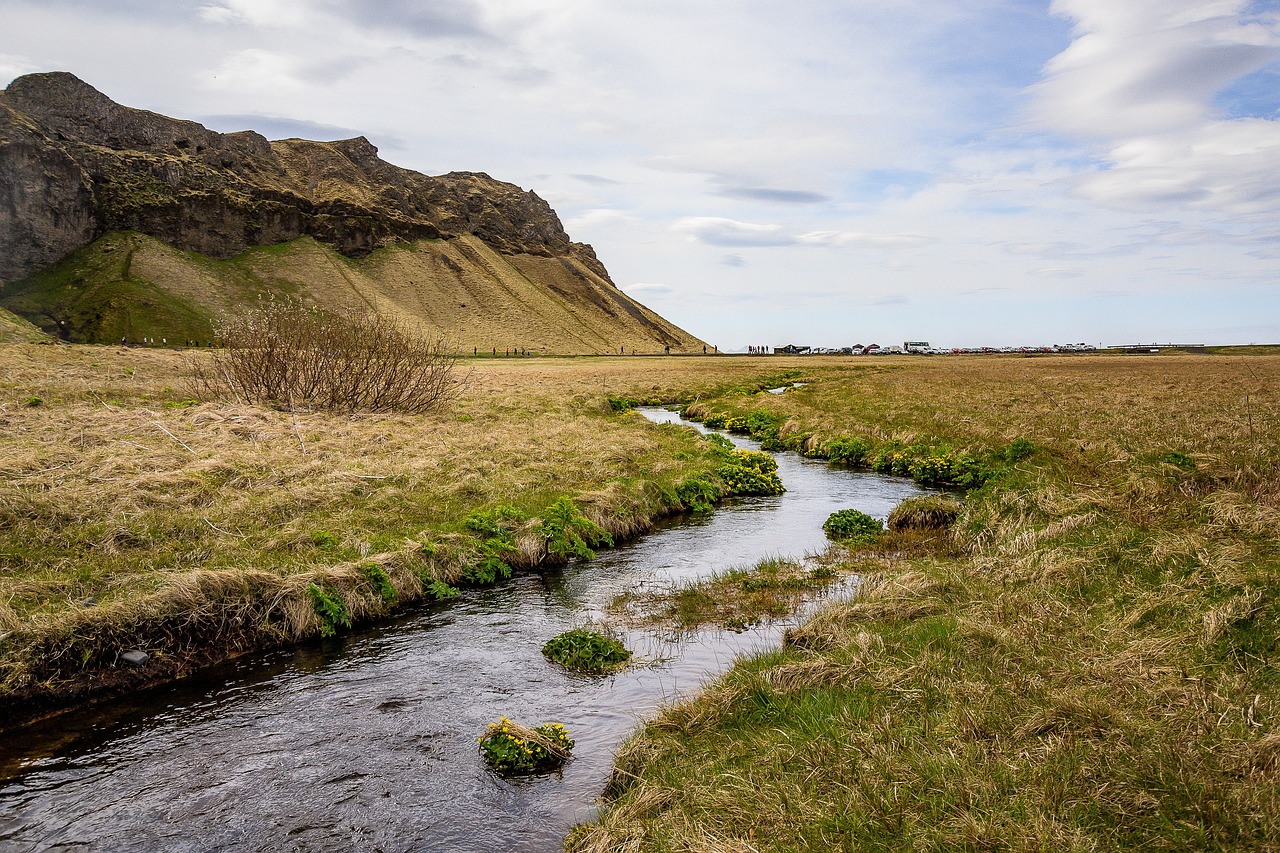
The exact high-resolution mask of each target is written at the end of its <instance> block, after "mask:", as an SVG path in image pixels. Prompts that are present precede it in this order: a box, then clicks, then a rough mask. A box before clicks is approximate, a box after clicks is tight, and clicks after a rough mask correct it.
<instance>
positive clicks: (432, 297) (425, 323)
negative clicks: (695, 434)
mask: <svg viewBox="0 0 1280 853" xmlns="http://www.w3.org/2000/svg"><path fill="white" fill-rule="evenodd" d="M271 296H275V297H280V296H291V297H296V298H300V299H303V300H305V301H307V302H311V303H314V304H317V305H319V306H321V307H324V308H328V309H333V310H342V309H357V310H373V311H376V312H378V313H380V314H384V315H387V316H391V317H394V318H396V319H397V320H399V321H401V322H402V323H404V324H406V325H408V326H410V327H417V328H421V329H423V330H424V331H426V332H429V333H432V334H435V333H442V334H443V335H444V336H445V337H446V338H447V339H448V340H449V341H450V343H451V344H452V345H453V346H454V347H456V348H457V349H458V350H459V351H462V352H473V351H480V352H486V351H488V352H492V351H493V350H494V349H496V350H497V351H498V353H503V352H504V351H505V350H506V349H507V348H508V347H510V348H516V349H519V348H524V349H527V350H529V351H531V352H538V353H557V354H560V353H610V352H617V351H618V349H619V348H620V347H626V348H627V350H628V351H630V350H632V349H635V350H636V351H637V352H650V353H652V352H662V351H664V348H665V347H667V346H670V347H671V349H672V351H673V352H694V351H696V352H701V351H702V349H701V348H702V346H703V342H702V341H700V340H698V339H696V338H694V337H693V336H691V335H690V334H688V333H687V332H684V331H683V330H681V329H678V328H676V327H674V326H672V325H671V324H670V323H668V322H666V321H665V320H663V319H662V318H661V317H659V316H657V315H656V314H654V313H653V312H652V311H649V310H648V309H646V308H644V307H643V306H641V305H639V304H638V303H636V302H634V301H633V300H631V299H630V298H629V297H627V296H626V295H625V294H623V293H622V292H621V291H619V290H618V289H617V288H615V287H614V286H613V285H612V284H610V283H609V282H607V281H605V280H604V279H602V278H601V277H600V276H598V275H596V274H595V273H594V272H592V271H591V270H590V269H589V268H588V267H587V266H585V265H584V264H582V263H580V262H579V261H577V260H576V259H573V258H551V257H538V256H533V255H503V254H500V253H498V252H496V251H494V250H493V249H492V248H491V247H490V246H488V245H487V244H486V243H484V242H482V241H481V240H479V239H477V238H475V237H470V236H468V237H460V238H456V239H452V240H422V241H418V242H416V243H412V244H397V245H394V246H391V247H389V248H384V249H379V250H377V251H375V252H373V253H372V254H370V255H369V256H368V257H366V258H362V259H352V258H348V257H346V256H344V255H341V254H339V253H338V252H336V251H334V250H333V249H331V248H330V247H328V246H326V245H324V244H321V243H318V242H316V241H315V240H312V239H311V238H309V237H303V238H299V239H297V240H293V241H291V242H288V243H282V244H278V245H275V246H268V247H262V248H255V249H250V250H249V251H246V252H244V253H242V254H240V255H238V256H236V257H234V258H231V259H228V260H215V259H212V258H209V257H206V256H204V255H200V254H197V253H194V252H183V251H179V250H177V249H173V248H172V247H169V246H167V245H165V244H164V243H161V242H160V241H158V240H155V239H153V238H151V237H147V236H144V235H141V234H134V233H112V234H107V235H105V236H103V237H101V238H99V239H98V240H96V241H95V242H93V243H92V244H90V245H89V246H86V247H85V248H83V249H81V250H80V251H78V252H76V253H74V254H73V255H71V256H70V257H68V258H66V259H65V260H63V261H62V262H60V263H58V264H56V265H54V266H53V267H50V268H47V269H45V270H42V271H41V272H38V273H36V274H33V275H31V276H29V277H28V278H26V279H24V280H22V281H19V282H16V283H14V284H11V285H7V286H6V287H5V288H4V290H3V291H0V305H3V306H4V307H5V308H8V309H9V310H11V311H13V312H14V313H16V314H19V315H22V316H24V317H26V318H28V319H30V320H31V321H32V322H34V323H35V324H36V325H37V326H39V327H40V328H41V329H44V330H45V331H47V332H49V333H50V334H55V335H57V336H59V337H61V338H63V339H64V340H68V341H73V342H79V343H119V342H120V339H121V338H127V339H128V340H129V341H138V340H141V339H142V338H144V337H149V338H154V339H155V340H156V341H160V340H162V339H167V340H168V341H169V342H170V343H183V342H186V341H188V340H198V341H208V340H211V339H213V338H215V337H216V327H217V324H218V321H219V319H220V318H223V317H226V316H230V315H234V314H235V313H236V312H239V311H244V310H246V309H247V308H250V307H252V306H253V305H255V304H256V303H257V302H258V300H260V299H263V298H270V297H271Z"/></svg>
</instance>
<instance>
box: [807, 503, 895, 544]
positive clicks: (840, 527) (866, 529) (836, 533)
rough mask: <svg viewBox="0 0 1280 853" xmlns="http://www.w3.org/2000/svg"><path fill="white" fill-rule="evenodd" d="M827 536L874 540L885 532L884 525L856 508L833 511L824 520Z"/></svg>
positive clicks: (823, 526) (848, 540)
mask: <svg viewBox="0 0 1280 853" xmlns="http://www.w3.org/2000/svg"><path fill="white" fill-rule="evenodd" d="M822 529H823V530H825V531H826V533H827V536H829V537H831V538H832V539H837V540H839V541H841V542H850V543H863V542H874V541H875V540H876V538H877V537H879V536H880V534H881V533H883V532H884V525H882V524H881V523H880V522H879V521H877V520H876V519H874V518H872V517H871V516H869V515H867V514H866V513H865V512H859V511H858V510H856V509H842V510H838V511H836V512H833V513H831V515H829V516H827V520H826V521H825V522H823V524H822Z"/></svg>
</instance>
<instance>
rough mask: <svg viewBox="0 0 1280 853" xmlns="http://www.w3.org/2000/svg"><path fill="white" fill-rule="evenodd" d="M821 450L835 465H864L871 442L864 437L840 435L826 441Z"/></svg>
mask: <svg viewBox="0 0 1280 853" xmlns="http://www.w3.org/2000/svg"><path fill="white" fill-rule="evenodd" d="M823 452H824V453H825V455H826V457H827V459H829V460H831V461H832V462H834V463H836V464H837V465H849V466H854V465H865V464H866V462H867V456H868V454H870V453H871V444H870V442H868V441H867V440H866V439H865V438H848V437H841V438H837V439H834V440H833V441H830V442H827V445H826V447H824V448H823Z"/></svg>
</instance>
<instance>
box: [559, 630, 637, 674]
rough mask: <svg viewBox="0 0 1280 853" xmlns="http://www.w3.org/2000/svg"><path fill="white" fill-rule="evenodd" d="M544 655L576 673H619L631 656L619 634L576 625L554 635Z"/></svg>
mask: <svg viewBox="0 0 1280 853" xmlns="http://www.w3.org/2000/svg"><path fill="white" fill-rule="evenodd" d="M542 654H543V655H545V656H546V658H547V659H548V660H551V661H555V662H556V663H558V664H560V665H561V666H563V667H564V668H565V669H569V670H572V671H574V672H589V673H606V672H616V671H617V670H618V669H620V668H622V667H623V666H624V665H625V664H626V662H627V661H629V660H630V659H631V652H630V650H628V649H627V647H626V646H624V645H623V644H622V641H621V640H620V639H618V637H616V636H614V635H612V634H611V633H609V634H607V633H604V632H602V631H595V630H591V629H590V628H575V629H573V630H572V631H565V632H564V633H563V634H558V635H556V636H555V637H552V638H551V639H550V640H548V641H547V642H546V644H545V645H544V646H543V647H542Z"/></svg>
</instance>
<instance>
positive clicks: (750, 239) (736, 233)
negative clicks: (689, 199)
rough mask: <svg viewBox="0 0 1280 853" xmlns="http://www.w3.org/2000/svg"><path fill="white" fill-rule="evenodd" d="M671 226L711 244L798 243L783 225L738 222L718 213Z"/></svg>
mask: <svg viewBox="0 0 1280 853" xmlns="http://www.w3.org/2000/svg"><path fill="white" fill-rule="evenodd" d="M671 227H672V228H673V229H674V230H676V231H679V232H681V233H684V234H688V235H689V237H690V239H693V240H696V241H698V242H700V243H706V244H707V245H709V246H724V247H735V246H742V247H747V246H790V245H792V244H794V243H795V242H796V238H795V237H792V236H789V235H788V234H787V233H786V232H785V231H783V229H782V226H780V225H759V224H756V223H754V222H737V221H735V220H732V219H724V218H721V217H717V216H687V217H685V218H683V219H680V220H677V221H676V222H675V223H674V224H673V225H672V226H671Z"/></svg>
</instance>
